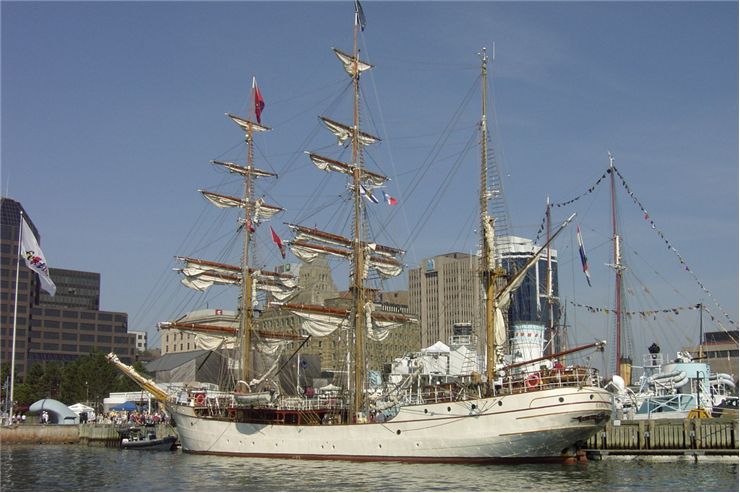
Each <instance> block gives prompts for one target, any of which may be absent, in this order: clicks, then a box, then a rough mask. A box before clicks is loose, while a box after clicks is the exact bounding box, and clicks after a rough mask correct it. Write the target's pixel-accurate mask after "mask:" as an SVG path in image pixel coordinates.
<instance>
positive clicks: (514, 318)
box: [409, 236, 560, 352]
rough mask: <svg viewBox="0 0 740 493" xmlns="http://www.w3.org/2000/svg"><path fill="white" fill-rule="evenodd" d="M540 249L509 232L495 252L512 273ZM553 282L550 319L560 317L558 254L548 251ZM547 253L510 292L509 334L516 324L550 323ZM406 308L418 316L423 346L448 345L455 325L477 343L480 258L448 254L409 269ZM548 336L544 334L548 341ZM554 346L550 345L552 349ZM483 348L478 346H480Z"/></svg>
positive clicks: (480, 307)
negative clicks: (462, 327) (469, 330)
mask: <svg viewBox="0 0 740 493" xmlns="http://www.w3.org/2000/svg"><path fill="white" fill-rule="evenodd" d="M537 250H539V247H538V246H537V245H535V244H534V243H533V242H532V241H531V240H527V239H525V238H519V237H516V236H509V237H505V238H502V239H501V241H500V248H499V249H498V250H497V251H498V253H499V255H500V257H501V265H502V267H503V268H504V270H505V271H506V272H507V273H508V274H513V273H515V272H516V271H517V270H518V269H520V268H521V267H522V266H523V265H524V264H525V263H526V262H527V260H529V258H531V256H532V255H533V254H534V253H536V252H537ZM551 257H552V279H553V281H552V283H553V287H552V289H553V296H552V299H553V301H554V304H553V320H555V321H557V320H559V317H560V310H559V307H558V305H557V297H558V282H557V252H556V251H555V250H552V251H551ZM546 278H547V257H546V256H545V253H544V252H543V253H542V254H541V256H540V259H539V260H538V261H537V262H536V263H535V264H534V265H533V266H532V267H531V268H530V269H529V270H528V271H527V274H526V276H525V278H524V281H523V282H522V284H521V286H520V287H519V288H518V289H517V290H516V291H515V292H514V293H513V296H512V299H511V303H510V305H509V313H508V319H509V322H510V326H509V337H510V338H511V337H513V336H514V334H515V333H516V327H517V326H520V325H526V326H528V327H531V326H533V325H537V326H541V327H549V310H548V305H547V292H546ZM409 307H410V311H411V312H412V313H416V314H418V315H419V320H420V322H421V345H422V347H429V346H431V345H433V344H434V343H435V342H437V341H441V342H443V343H445V344H447V343H448V341H449V340H450V338H451V336H452V335H453V326H454V325H455V324H470V326H471V327H472V330H473V333H474V334H477V335H478V336H479V337H478V338H479V341H480V342H481V343H483V341H484V340H485V337H484V336H485V330H484V327H483V299H482V293H481V284H480V276H479V273H478V256H477V255H470V254H466V253H460V252H456V253H448V254H444V255H438V256H436V257H431V258H428V259H425V260H423V261H422V262H421V265H420V267H418V268H416V269H410V270H409ZM550 338H551V337H550V335H549V334H546V335H545V341H544V344H545V345H548V341H549V340H550ZM556 346H557V345H549V347H550V349H549V350H548V352H554V350H556V349H557V348H556ZM479 349H481V350H482V348H479Z"/></svg>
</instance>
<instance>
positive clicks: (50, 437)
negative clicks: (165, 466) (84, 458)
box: [0, 423, 177, 447]
mask: <svg viewBox="0 0 740 493" xmlns="http://www.w3.org/2000/svg"><path fill="white" fill-rule="evenodd" d="M118 428H119V425H114V424H94V423H83V424H77V425H57V424H47V425H42V424H20V425H19V424H16V425H11V426H3V427H0V444H9V443H39V444H50V443H81V444H84V445H90V446H107V447H118V446H119V444H120V443H121V439H120V437H119V435H118V432H117V431H116V430H117V429H118ZM154 429H155V431H156V433H157V436H159V437H164V436H168V435H175V436H177V433H176V432H175V429H174V428H173V427H171V426H170V425H167V424H157V425H155V426H154Z"/></svg>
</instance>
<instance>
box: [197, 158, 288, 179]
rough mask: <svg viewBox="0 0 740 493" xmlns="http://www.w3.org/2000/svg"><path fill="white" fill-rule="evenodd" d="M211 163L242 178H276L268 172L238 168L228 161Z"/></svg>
mask: <svg viewBox="0 0 740 493" xmlns="http://www.w3.org/2000/svg"><path fill="white" fill-rule="evenodd" d="M211 163H212V164H216V165H218V166H223V167H224V168H226V169H227V170H229V171H230V172H232V173H238V174H240V175H242V176H248V175H252V176H253V177H257V178H267V177H276V176H277V174H275V173H270V172H269V171H264V170H261V169H257V168H251V169H250V168H246V167H244V166H239V165H238V164H236V163H231V162H228V161H216V160H213V161H211Z"/></svg>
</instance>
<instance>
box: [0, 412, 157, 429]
mask: <svg viewBox="0 0 740 493" xmlns="http://www.w3.org/2000/svg"><path fill="white" fill-rule="evenodd" d="M79 416H80V423H99V424H115V425H126V424H128V425H139V426H143V425H149V424H154V425H156V424H159V423H167V422H168V419H169V418H168V416H167V413H165V412H164V411H158V412H157V411H152V412H148V411H109V412H107V413H103V414H97V415H96V414H95V412H93V411H90V412H82V413H79ZM0 418H1V421H2V423H4V424H10V425H23V424H26V414H25V413H16V414H14V415H12V416H9V415H8V412H7V411H4V412H3V413H2V415H0ZM28 421H29V423H31V422H36V420H35V419H33V418H32V417H31V418H29V419H28ZM37 422H38V423H40V424H43V425H45V424H50V423H51V420H50V416H49V413H48V412H47V411H42V412H41V414H39V415H38V421H37Z"/></svg>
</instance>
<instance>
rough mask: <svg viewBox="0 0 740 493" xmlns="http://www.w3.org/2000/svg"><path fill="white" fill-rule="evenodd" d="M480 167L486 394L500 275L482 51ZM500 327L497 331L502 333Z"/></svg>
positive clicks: (490, 387) (490, 382)
mask: <svg viewBox="0 0 740 493" xmlns="http://www.w3.org/2000/svg"><path fill="white" fill-rule="evenodd" d="M481 86H482V89H481V107H482V111H481V123H480V132H481V168H480V180H481V184H480V220H481V228H480V230H481V264H480V277H481V282H482V284H483V291H484V294H485V298H486V307H485V324H486V378H487V391H488V393H489V394H492V393H493V381H494V375H495V369H496V351H497V348H496V337H495V334H496V326H495V324H496V318H497V317H496V311H497V309H498V307H497V300H496V279H497V277H498V276H499V275H500V273H499V271H498V270H497V269H496V262H495V258H494V254H495V243H494V218H493V217H491V216H490V215H489V213H488V201H489V199H490V198H491V192H490V191H489V190H488V121H487V116H486V112H487V100H488V54H487V53H486V49H485V48H483V53H482V54H481ZM501 329H502V328H499V330H501Z"/></svg>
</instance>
